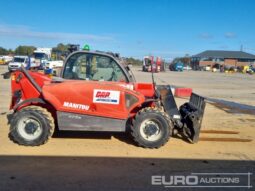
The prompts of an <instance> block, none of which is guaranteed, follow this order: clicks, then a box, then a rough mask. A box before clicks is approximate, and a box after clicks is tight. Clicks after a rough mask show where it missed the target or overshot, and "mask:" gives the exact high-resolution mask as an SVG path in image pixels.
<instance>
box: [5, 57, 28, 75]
mask: <svg viewBox="0 0 255 191" xmlns="http://www.w3.org/2000/svg"><path fill="white" fill-rule="evenodd" d="M28 64H29V57H28V56H14V57H13V60H12V61H11V62H10V63H9V64H8V69H9V71H10V72H12V71H15V70H17V69H19V68H20V67H21V66H24V67H25V68H26V67H27V65H28Z"/></svg>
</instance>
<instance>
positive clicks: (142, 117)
mask: <svg viewBox="0 0 255 191" xmlns="http://www.w3.org/2000/svg"><path fill="white" fill-rule="evenodd" d="M146 123H152V126H154V127H156V128H157V129H159V131H158V130H156V131H157V132H158V134H157V132H156V133H155V134H153V135H152V136H158V137H156V138H155V140H148V139H150V138H149V137H150V136H148V137H147V138H145V136H146V135H148V134H146V133H145V131H146V129H144V124H146ZM148 126H150V125H145V128H147V127H148ZM172 127H173V125H172V122H171V120H170V118H169V116H168V115H167V114H166V113H165V112H162V111H160V110H158V109H157V108H151V107H147V108H144V109H142V110H141V111H139V112H138V113H137V114H136V116H135V118H134V120H133V127H132V128H131V135H132V136H133V138H134V141H135V142H136V143H137V144H138V145H139V146H141V147H144V148H159V147H161V146H163V145H164V144H166V143H167V142H168V140H169V138H170V135H171V134H172V133H171V132H172V129H173V128H172ZM149 128H150V127H149ZM153 131H155V128H154V130H153ZM156 134H157V135H156Z"/></svg>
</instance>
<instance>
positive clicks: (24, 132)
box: [10, 106, 54, 146]
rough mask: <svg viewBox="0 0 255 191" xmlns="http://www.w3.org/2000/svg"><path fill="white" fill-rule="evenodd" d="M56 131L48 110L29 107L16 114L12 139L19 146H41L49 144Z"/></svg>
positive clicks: (13, 121) (11, 132)
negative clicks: (48, 141)
mask: <svg viewBox="0 0 255 191" xmlns="http://www.w3.org/2000/svg"><path fill="white" fill-rule="evenodd" d="M53 131H54V119H53V117H52V115H51V113H49V112H48V111H47V110H46V109H44V108H42V107H38V106H28V107H25V108H23V109H22V110H20V111H18V112H17V113H15V114H14V117H13V119H12V122H11V129H10V138H11V139H12V140H13V141H14V142H16V143H18V144H19V145H26V146H39V145H42V144H44V143H46V142H47V140H48V139H49V138H50V137H51V136H52V134H53Z"/></svg>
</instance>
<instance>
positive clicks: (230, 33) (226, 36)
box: [224, 32, 236, 38]
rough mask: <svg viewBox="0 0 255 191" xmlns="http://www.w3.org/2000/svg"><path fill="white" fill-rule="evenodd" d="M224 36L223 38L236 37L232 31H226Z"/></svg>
mask: <svg viewBox="0 0 255 191" xmlns="http://www.w3.org/2000/svg"><path fill="white" fill-rule="evenodd" d="M224 36H225V38H236V34H235V33H233V32H226V33H225V34H224Z"/></svg>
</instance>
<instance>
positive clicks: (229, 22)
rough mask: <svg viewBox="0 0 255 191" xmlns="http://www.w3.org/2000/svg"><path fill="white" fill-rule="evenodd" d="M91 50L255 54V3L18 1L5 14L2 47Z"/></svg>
mask: <svg viewBox="0 0 255 191" xmlns="http://www.w3.org/2000/svg"><path fill="white" fill-rule="evenodd" d="M59 42H63V43H78V44H81V45H83V44H85V43H88V44H90V46H91V48H92V49H96V50H105V51H108V50H111V51H115V52H119V53H121V55H123V56H134V57H139V58H141V57H143V56H144V55H147V54H153V55H155V56H162V57H164V58H166V59H170V58H173V57H176V56H183V55H185V54H190V55H192V54H196V53H199V52H201V51H203V50H216V49H217V50H218V49H223V50H240V46H241V45H243V48H244V51H247V52H250V53H253V54H255V1H254V0H176V1H174V0H158V1H157V0H126V1H124V0H108V1H106V0H91V1H86V0H76V1H74V0H73V1H71V0H54V1H53V0H43V1H38V0H34V1H32V0H24V1H18V0H16V1H15V0H12V1H3V2H2V3H1V11H0V46H3V47H5V48H15V47H16V46H18V45H34V46H40V47H52V46H55V45H56V44H57V43H59Z"/></svg>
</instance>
